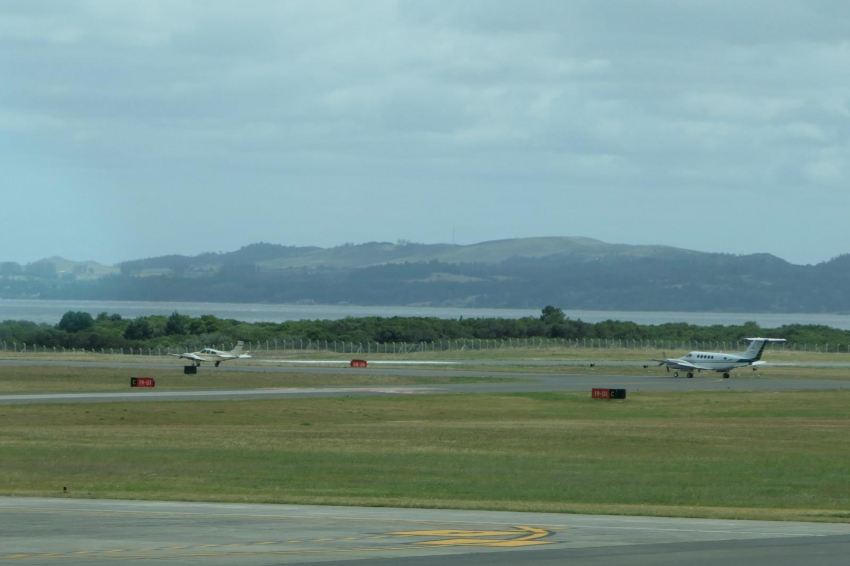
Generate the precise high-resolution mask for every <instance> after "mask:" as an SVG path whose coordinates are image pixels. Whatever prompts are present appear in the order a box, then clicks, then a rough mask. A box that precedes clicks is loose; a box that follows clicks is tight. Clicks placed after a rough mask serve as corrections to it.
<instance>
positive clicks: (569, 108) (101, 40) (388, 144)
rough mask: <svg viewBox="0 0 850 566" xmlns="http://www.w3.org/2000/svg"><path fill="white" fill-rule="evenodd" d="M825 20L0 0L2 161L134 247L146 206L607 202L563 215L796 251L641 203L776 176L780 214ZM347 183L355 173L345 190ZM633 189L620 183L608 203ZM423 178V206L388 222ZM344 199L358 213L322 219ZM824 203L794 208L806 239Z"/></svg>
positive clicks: (214, 235) (255, 216) (796, 14)
mask: <svg viewBox="0 0 850 566" xmlns="http://www.w3.org/2000/svg"><path fill="white" fill-rule="evenodd" d="M847 29H850V7H848V5H847V4H846V2H832V1H816V2H803V1H802V0H789V1H787V2H782V3H781V4H776V3H775V2H772V1H767V0H764V1H761V0H760V1H755V2H748V3H745V4H741V3H738V2H732V1H731V0H719V1H718V2H712V3H709V4H706V3H695V2H689V1H684V0H683V1H674V0H669V1H665V2H660V1H654V0H647V1H646V2H631V1H625V0H623V1H616V0H615V1H611V2H594V1H590V0H587V1H583V0H581V1H576V2H562V1H560V0H557V1H555V0H553V1H549V0H538V1H536V2H532V3H528V2H515V1H510V2H509V1H499V0H487V1H486V2H485V1H474V0H468V1H465V2H447V1H446V2H441V1H436V2H417V1H399V2H394V1H389V0H387V1H367V0H364V1H362V2H356V3H355V2H344V1H315V2H288V1H282V2H278V1H267V2H254V3H250V4H244V3H237V2H232V1H203V2H202V1H188V0H187V1H184V2H179V3H174V2H168V1H163V0H150V1H146V2H142V3H119V2H112V1H109V0H102V1H86V2H80V1H65V2H60V1H57V2H51V3H50V4H44V3H33V2H27V1H10V2H4V4H3V7H2V9H0V76H3V77H4V78H5V80H4V81H3V83H2V85H0V147H2V148H3V149H4V151H5V152H6V153H5V155H7V156H9V157H10V158H11V159H10V160H11V165H10V166H9V169H7V170H8V171H9V172H8V174H7V177H6V180H5V182H6V183H12V182H13V181H12V180H13V179H14V182H15V183H20V182H21V180H22V179H29V181H28V183H29V185H28V191H30V193H31V194H33V195H37V196H38V197H39V198H40V199H41V200H43V201H45V202H53V201H54V200H55V201H56V202H60V201H61V202H64V203H65V204H63V205H62V206H63V210H68V209H69V208H73V206H74V204H73V202H74V200H73V199H71V200H70V202H69V201H65V200H62V199H54V198H53V196H54V195H55V194H56V192H57V191H58V190H59V188H58V185H57V183H56V179H64V180H65V181H64V182H63V183H62V189H63V190H65V191H66V192H68V191H70V192H71V193H77V194H87V195H88V194H99V195H102V200H101V201H98V199H94V200H93V201H91V202H103V205H102V206H103V211H102V212H104V213H105V214H108V215H112V214H122V215H124V216H125V217H126V218H125V222H124V223H123V225H124V226H125V227H127V231H128V235H127V236H126V238H124V239H123V243H122V245H121V246H120V247H117V246H116V247H115V248H110V244H111V242H114V241H118V240H121V239H122V238H115V237H109V235H108V234H106V232H105V230H106V228H103V230H100V229H98V228H97V227H96V226H95V225H93V226H90V227H89V228H88V229H87V230H77V231H76V232H75V234H76V235H75V243H74V244H73V246H76V247H78V248H79V247H83V248H85V247H87V246H88V247H91V250H92V251H91V252H90V253H86V254H84V255H85V256H86V257H89V256H91V257H98V255H99V254H100V255H102V256H103V259H104V260H105V259H107V257H109V258H119V259H126V258H127V257H128V256H127V255H126V254H127V253H128V251H127V250H128V249H130V248H131V246H128V243H132V244H133V246H132V249H138V250H145V249H146V248H145V245H144V242H141V243H138V245H137V244H136V243H135V240H134V238H143V236H141V235H140V234H144V233H145V232H146V230H148V229H149V227H150V224H151V219H152V218H154V219H157V220H156V224H157V226H158V228H157V229H158V230H162V231H163V233H162V235H161V236H160V237H158V238H157V241H156V244H155V245H152V247H151V248H150V249H149V250H147V251H144V252H142V255H155V254H157V253H172V252H180V251H184V252H200V251H205V250H207V249H227V248H229V247H233V246H235V245H238V244H241V243H248V242H247V241H246V242H236V240H238V238H239V237H240V235H246V234H251V237H253V238H256V239H263V240H266V241H280V242H282V243H301V244H319V245H330V244H334V243H339V242H344V241H359V240H380V239H385V240H392V241H394V240H395V239H397V238H398V237H405V238H409V239H413V240H417V241H436V240H445V237H444V236H443V235H444V234H445V233H447V230H446V229H445V225H448V224H455V225H456V224H458V223H460V222H461V221H463V222H467V223H469V224H470V225H473V226H475V228H474V229H470V230H469V231H468V232H467V233H468V234H477V236H471V235H470V237H471V238H472V237H478V238H480V239H494V238H499V237H503V236H504V234H503V233H502V232H503V231H504V230H506V229H507V228H505V227H506V226H510V229H509V231H510V232H511V234H508V236H516V235H558V234H561V233H564V232H562V231H563V230H565V228H564V227H563V226H561V225H560V224H559V223H558V222H557V215H556V212H557V211H556V208H557V206H569V207H570V209H571V210H578V209H586V210H596V209H598V208H599V207H600V206H604V207H605V208H606V210H609V211H610V214H611V215H612V216H617V217H622V219H623V220H622V221H621V222H618V223H617V224H616V225H614V226H612V225H606V226H599V225H598V223H595V222H592V221H591V220H589V219H588V220H585V221H581V222H579V223H577V224H573V225H571V227H570V229H569V230H570V232H569V233H570V234H577V235H588V236H594V237H599V238H601V239H604V240H609V241H624V242H635V243H640V242H641V241H645V242H647V243H650V242H652V241H656V242H658V243H667V244H672V245H678V246H683V247H687V246H692V247H696V248H699V249H716V250H717V251H730V252H749V251H773V252H775V253H781V254H784V255H783V256H784V257H789V258H791V259H793V258H797V259H804V258H808V257H810V254H811V253H813V252H811V251H810V250H811V249H812V248H811V246H810V247H808V248H806V247H805V246H804V245H803V244H802V243H800V244H795V243H794V242H795V240H802V239H804V238H800V237H792V236H791V235H787V236H785V235H783V236H782V237H780V238H778V239H776V241H777V242H780V243H777V244H773V243H772V242H769V243H767V244H765V245H775V246H776V247H774V248H767V249H762V248H758V247H756V246H759V245H761V243H760V242H759V241H758V239H752V238H740V237H732V236H731V235H728V236H727V235H725V234H723V233H720V234H717V233H705V232H700V231H694V230H692V231H687V232H681V231H675V232H672V233H671V232H670V231H668V230H667V229H666V227H665V226H663V225H660V224H659V225H658V226H656V225H654V224H648V223H646V222H644V221H643V218H642V217H641V216H642V215H643V214H647V215H651V214H653V209H652V206H661V204H658V203H663V206H667V205H668V204H669V203H670V202H671V199H682V200H683V201H685V202H687V201H688V199H691V198H694V197H698V198H704V196H705V195H709V194H710V195H716V198H720V199H724V198H727V197H728V195H733V194H734V195H740V194H750V195H753V196H756V197H761V199H762V201H764V200H766V199H768V198H776V197H777V196H780V197H781V198H782V199H785V201H784V202H786V203H787V205H783V206H780V207H778V208H776V209H775V210H772V212H771V218H773V220H771V218H766V219H765V220H764V223H765V224H764V225H762V226H761V227H760V229H761V230H762V231H764V230H771V229H772V228H771V227H775V228H774V229H775V230H777V231H779V232H782V233H783V234H784V232H786V231H785V230H784V229H783V228H782V226H784V224H783V222H785V223H787V222H788V221H789V219H791V218H793V219H794V220H795V221H797V220H798V219H799V217H800V215H799V211H800V210H801V209H805V207H806V206H808V205H807V203H808V202H811V201H812V199H814V200H817V199H818V198H820V197H821V196H823V195H829V198H832V195H834V191H836V190H837V188H838V187H842V186H846V181H847V174H848V171H847V169H846V167H845V166H844V163H845V162H846V157H847V147H848V146H850V140H848V135H850V128H848V119H850V102H849V101H850V75H848V74H847V73H846V72H845V67H846V61H847V60H848V56H850V39H848V37H847V34H846V30H847ZM16 186H17V185H16ZM399 187H404V191H405V192H404V193H400V192H399V191H400V189H399ZM11 188H12V187H11V185H9V186H7V187H4V189H11ZM346 188H347V190H349V191H350V193H351V194H352V195H356V198H351V199H348V200H347V204H345V205H343V204H341V203H342V201H343V200H345V199H343V198H342V197H341V196H340V195H341V194H344V193H345V191H346ZM461 193H462V194H463V198H460V195H461ZM128 194H129V196H128ZM234 194H240V195H243V197H245V196H246V195H251V194H254V195H258V198H259V196H261V197H262V198H263V199H265V203H266V204H264V205H263V207H262V208H261V209H257V208H251V206H250V202H251V199H250V198H243V199H242V201H240V202H244V203H246V204H244V205H243V204H241V203H240V204H239V205H238V206H235V207H234V206H233V205H231V207H232V208H231V210H230V211H229V213H228V214H227V217H228V218H229V222H228V223H227V224H226V225H225V224H221V223H219V222H215V221H213V222H211V221H208V220H206V219H204V220H202V219H200V218H199V219H197V220H195V219H191V220H189V219H184V218H185V217H187V216H189V215H190V214H191V213H181V212H173V211H168V212H165V211H163V209H162V207H161V204H160V203H161V202H169V203H172V202H175V201H180V202H181V203H186V202H188V203H190V204H189V207H190V208H191V203H194V202H202V201H204V200H208V201H211V202H229V201H230V200H231V199H232V195H234ZM423 194H426V195H429V196H428V197H427V198H422V197H421V195H423ZM518 194H524V195H526V196H527V198H519V197H516V196H515V195H518ZM603 194H604V195H606V197H605V198H604V199H603V198H602V197H601V195H603ZM636 194H641V195H643V198H644V201H643V202H644V204H643V205H640V206H635V205H633V204H628V203H630V200H629V199H632V198H633V197H634V195H636ZM139 195H151V196H152V197H154V198H153V199H149V198H142V197H141V196H139ZM306 195H309V196H306ZM671 195H673V196H671ZM491 196H492V197H493V198H494V199H495V200H494V201H492V202H488V206H487V208H486V210H487V214H486V216H482V217H479V214H480V211H481V210H483V207H482V206H481V204H480V203H481V202H482V199H488V198H491ZM453 199H454V200H455V201H457V202H458V203H459V204H458V205H457V206H456V207H454V208H452V206H453V205H451V204H450V203H451V201H452V200H453ZM129 200H132V202H133V206H132V207H126V206H124V205H123V203H125V202H127V201H129ZM539 201H544V202H547V203H549V208H550V209H551V211H547V214H551V222H549V223H546V222H541V221H540V220H539V215H538V211H537V210H536V208H535V204H534V203H535V202H539ZM86 202H89V201H86ZM278 202H279V203H284V204H281V205H280V206H278V207H277V208H282V207H285V209H286V211H287V224H286V226H285V227H283V226H282V225H281V223H280V221H279V219H278V217H277V216H275V214H274V213H273V211H274V209H275V208H276V207H275V203H278ZM422 202H427V203H428V206H430V207H432V209H430V210H429V212H428V214H427V216H428V221H425V220H422V221H421V222H419V221H412V222H411V221H410V220H409V219H410V218H412V217H416V216H417V215H418V214H420V213H421V212H422V206H421V203H422ZM476 202H477V203H479V204H478V205H477V206H474V205H472V204H470V203H476ZM367 203H369V204H368V205H367ZM389 203H392V204H389ZM89 204H91V203H90V202H89ZM644 205H645V206H646V207H648V208H647V209H646V210H642V209H641V206H644ZM44 206H47V207H49V206H51V205H49V204H48V205H44ZM443 206H445V207H446V208H445V209H444V208H441V207H443ZM346 207H347V208H348V209H350V208H352V207H353V208H355V209H357V210H358V211H368V214H370V215H372V216H376V215H377V216H380V217H381V222H380V223H369V224H368V225H367V224H366V223H346V222H343V221H340V220H339V219H340V218H345V217H347V216H346ZM377 207H383V208H382V209H381V210H380V211H379V210H377ZM783 207H784V208H783ZM89 210H90V209H89ZM638 210H640V211H641V214H640V215H637V214H635V216H636V217H635V219H634V220H633V221H631V222H630V221H629V220H628V219H629V215H630V214H632V213H635V212H636V211H638ZM86 212H87V210H86V209H82V208H81V209H80V211H79V213H80V214H85V213H86ZM56 214H59V212H57V213H56ZM830 214H831V213H830ZM396 217H398V218H396ZM828 217H829V218H832V216H828ZM176 218H181V221H180V222H178V221H176V220H175V219H176ZM587 218H590V217H587ZM329 219H330V220H329ZM818 224H819V225H818ZM822 225H823V222H820V223H817V222H814V221H813V223H812V226H811V227H810V228H809V229H806V230H805V232H806V234H810V237H811V238H817V237H818V234H819V233H824V232H823V230H824V228H823V226H822ZM25 226H26V223H25V220H24V219H22V220H20V225H19V226H18V229H24V227H25ZM317 226H321V227H322V231H321V232H317V231H316V230H315V228H316V227H317ZM112 227H113V225H110V226H109V228H110V229H111V228H112ZM189 228H191V230H192V231H193V232H192V233H193V234H197V236H187V235H186V233H187V231H188V229H189ZM401 232H403V233H401ZM738 236H740V234H739V235H738ZM246 237H247V236H246ZM641 238H643V240H641ZM783 238H785V241H784V243H782V242H781V240H782V239H783ZM742 241H746V242H747V243H746V244H745V245H746V246H751V247H747V248H743V247H742V245H743V244H741V242H742ZM169 242H178V244H177V245H179V246H185V247H184V248H180V249H169ZM3 245H4V244H0V256H3V257H0V259H4V258H5V257H9V258H11V259H14V257H13V256H15V254H24V256H25V257H27V258H31V259H36V258H37V257H40V256H45V255H53V254H54V253H57V251H55V250H52V248H51V246H54V245H55V242H53V241H48V240H44V241H41V240H38V239H37V238H36V239H34V240H33V241H32V243H31V244H27V246H29V247H28V248H27V249H28V251H22V250H23V248H21V247H20V246H18V247H15V248H14V249H12V248H11V247H6V248H4V247H3ZM71 245H72V244H71V243H69V246H71ZM794 245H797V246H798V247H797V248H794V249H793V250H792V249H791V248H789V246H794ZM98 250H100V251H98ZM818 250H819V251H818V252H817V253H818V254H819V255H818V258H820V257H829V256H831V255H836V254H838V253H841V252H843V251H847V250H843V249H840V246H839V244H835V246H834V247H833V248H831V249H826V248H824V249H823V250H822V251H821V248H820V247H819V248H818Z"/></svg>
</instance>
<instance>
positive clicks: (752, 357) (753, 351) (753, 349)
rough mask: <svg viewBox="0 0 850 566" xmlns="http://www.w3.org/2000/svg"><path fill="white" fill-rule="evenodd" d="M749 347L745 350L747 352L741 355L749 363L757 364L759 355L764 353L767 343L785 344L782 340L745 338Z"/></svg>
mask: <svg viewBox="0 0 850 566" xmlns="http://www.w3.org/2000/svg"><path fill="white" fill-rule="evenodd" d="M746 340H747V341H749V343H750V346H749V347H748V348H747V351H746V352H744V353H743V354H741V356H742V357H743V358H745V360H742V361H749V362H757V361H759V360H760V359H761V355H762V353H763V352H764V349H765V347H766V346H767V344H768V343H769V342H785V339H783V338H747V339H746Z"/></svg>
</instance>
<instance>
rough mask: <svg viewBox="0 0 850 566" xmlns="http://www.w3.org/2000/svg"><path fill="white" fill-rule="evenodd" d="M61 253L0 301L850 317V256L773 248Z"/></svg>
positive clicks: (400, 247)
mask: <svg viewBox="0 0 850 566" xmlns="http://www.w3.org/2000/svg"><path fill="white" fill-rule="evenodd" d="M60 259H61V258H50V259H49V260H43V261H42V262H36V263H34V264H29V265H27V266H19V265H17V264H9V263H8V262H6V263H2V264H0V298H32V297H40V298H51V299H89V300H147V301H209V302H260V303H262V302H268V303H296V302H308V303H324V304H339V303H347V304H360V305H431V306H471V307H511V308H541V307H543V306H545V305H547V304H551V305H556V306H559V307H561V308H569V309H588V310H644V311H652V310H678V311H727V312H728V311H737V312H850V293H847V292H846V290H847V289H848V284H850V255H845V256H840V257H837V258H834V259H832V260H830V261H828V262H823V263H820V264H817V265H795V264H791V263H789V262H787V261H785V260H783V259H781V258H778V257H776V256H773V255H770V254H750V255H740V256H739V255H734V254H720V253H706V252H697V251H693V250H686V249H682V248H675V247H670V246H643V245H628V244H608V243H605V242H601V241H599V240H594V239H591V238H577V237H573V238H570V237H558V238H555V237H553V238H522V239H512V240H496V241H491V242H482V243H479V244H473V245H466V246H463V245H452V244H417V243H410V242H403V241H402V242H398V243H396V244H391V243H387V242H369V243H365V244H357V245H354V244H346V245H343V246H337V247H334V248H319V247H313V246H303V247H299V246H283V245H278V244H269V243H257V244H251V245H248V246H244V247H243V248H240V249H239V250H235V251H232V252H226V253H204V254H199V255H196V256H181V255H169V256H161V257H155V258H146V259H139V260H133V261H127V262H123V263H121V264H119V266H118V267H116V268H107V267H105V266H101V267H102V268H103V269H100V270H96V269H94V267H88V266H85V265H82V266H80V265H70V268H71V269H70V270H68V269H67V267H69V265H65V268H63V269H58V268H57V267H56V266H59V265H61V261H60ZM62 261H64V260H62ZM50 262H54V263H50Z"/></svg>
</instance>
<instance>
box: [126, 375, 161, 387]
mask: <svg viewBox="0 0 850 566" xmlns="http://www.w3.org/2000/svg"><path fill="white" fill-rule="evenodd" d="M155 385H156V381H154V379H153V378H152V377H131V378H130V387H154V386H155Z"/></svg>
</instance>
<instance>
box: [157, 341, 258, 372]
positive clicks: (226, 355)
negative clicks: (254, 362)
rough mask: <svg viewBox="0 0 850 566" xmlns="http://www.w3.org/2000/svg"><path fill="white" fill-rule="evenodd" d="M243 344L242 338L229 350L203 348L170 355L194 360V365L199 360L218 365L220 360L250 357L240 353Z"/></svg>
mask: <svg viewBox="0 0 850 566" xmlns="http://www.w3.org/2000/svg"><path fill="white" fill-rule="evenodd" d="M244 344H245V342H243V341H242V340H240V341H239V342H237V343H236V347H235V348H233V349H232V350H230V351H229V352H221V351H219V350H213V349H212V348H204V349H203V350H201V351H200V352H189V353H186V354H171V355H172V356H177V357H178V358H186V359H187V360H192V361H193V362H195V365H196V366H200V365H201V362H215V367H218V364H220V363H221V362H225V361H227V360H246V359H248V358H250V357H251V356H249V355H248V354H243V353H242V346H243V345H244Z"/></svg>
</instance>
